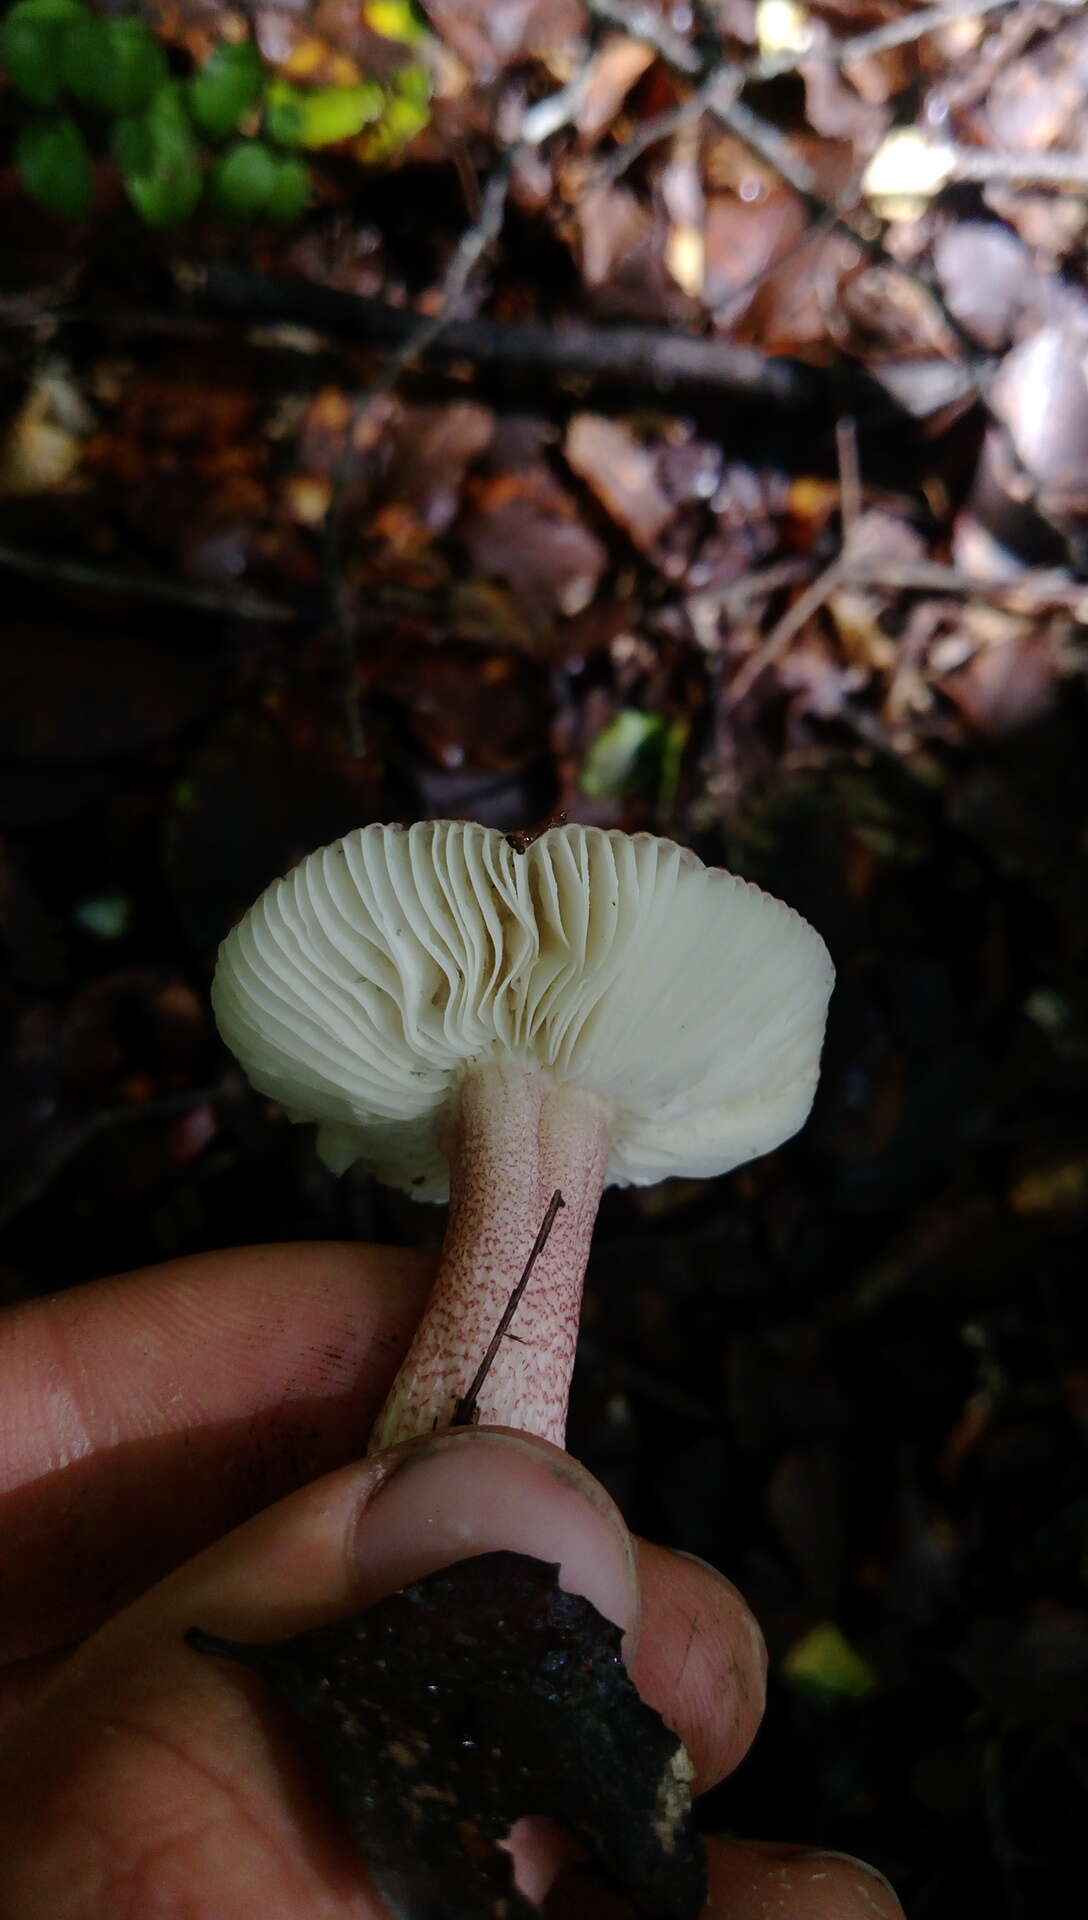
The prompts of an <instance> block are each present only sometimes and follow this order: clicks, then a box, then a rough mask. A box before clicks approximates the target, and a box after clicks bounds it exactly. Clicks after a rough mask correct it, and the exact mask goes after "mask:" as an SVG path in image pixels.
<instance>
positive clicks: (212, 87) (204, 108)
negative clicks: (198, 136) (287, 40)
mask: <svg viewBox="0 0 1088 1920" xmlns="http://www.w3.org/2000/svg"><path fill="white" fill-rule="evenodd" d="M264 84H265V67H264V61H263V60H262V59H261V56H260V54H259V53H258V51H257V49H256V47H255V46H254V45H253V42H252V41H251V40H244V41H243V42H242V43H241V44H240V45H239V46H223V47H217V48H216V50H215V52H214V53H213V54H212V57H211V59H210V60H208V61H206V62H205V64H204V65H203V66H202V67H201V69H200V72H199V73H195V74H194V75H193V77H192V79H191V80H190V82H189V107H190V110H191V112H192V116H193V119H194V120H195V121H196V124H197V126H198V127H199V128H200V130H201V132H202V133H206V134H207V136H208V138H209V140H222V139H224V138H225V137H226V135H227V134H228V133H237V131H238V128H239V127H240V126H241V124H242V121H243V120H244V119H245V117H246V114H247V113H250V112H252V110H253V108H254V107H255V106H256V105H257V103H258V101H259V100H260V98H261V95H262V94H263V92H264Z"/></svg>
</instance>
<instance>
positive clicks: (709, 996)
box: [212, 820, 834, 1200]
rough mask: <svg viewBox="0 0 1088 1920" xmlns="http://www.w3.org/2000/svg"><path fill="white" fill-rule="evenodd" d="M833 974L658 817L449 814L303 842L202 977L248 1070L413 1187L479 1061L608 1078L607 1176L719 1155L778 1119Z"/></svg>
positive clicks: (330, 1146) (792, 1111)
mask: <svg viewBox="0 0 1088 1920" xmlns="http://www.w3.org/2000/svg"><path fill="white" fill-rule="evenodd" d="M833 979H834V970H833V968H832V965H831V960H830V957H829V955H828V952H827V949H826V947H825V946H824V943H823V941H822V940H821V939H820V936H819V934H817V933H815V932H814V931H813V929H812V928H811V927H810V926H809V925H808V923H807V921H805V920H803V919H802V918H801V916H800V915H799V914H797V913H794V912H793V910H792V909H791V908H790V907H786V906H783V905H782V903H781V902H780V901H778V900H774V899H772V898H771V897H770V896H769V895H768V894H765V893H761V892H760V890H759V888H758V887H755V886H752V885H751V884H750V883H749V882H747V881H745V880H738V879H737V878H736V877H735V876H734V875H733V874H730V873H725V872H724V871H722V869H720V868H716V867H706V866H704V865H703V864H702V862H701V861H700V860H698V859H696V857H695V855H694V854H692V853H690V852H688V851H687V850H686V849H685V848H682V847H678V846H675V845H674V844H673V842H672V841H670V840H658V839H655V838H654V837H653V836H652V835H650V834H635V835H629V834H626V833H619V832H603V831H601V830H600V829H599V828H596V827H579V826H566V827H552V828H550V829H549V830H548V832H546V833H544V834H542V835H541V837H540V838H539V839H538V840H536V841H534V842H533V843H532V844H531V845H530V846H529V847H528V848H527V849H526V851H524V852H518V851H516V850H515V848H514V847H512V846H511V845H510V843H509V842H508V841H507V839H506V837H505V836H504V835H503V834H502V833H500V832H498V831H497V830H495V829H492V828H488V827H482V826H477V825H472V824H468V825H466V824H463V823H461V822H458V821H447V820H437V821H425V822H421V823H420V824H418V825H416V826H412V827H407V828H404V827H395V826H379V825H376V826H368V827H361V828H359V829H358V830H357V831H356V832H354V833H350V834H347V835H346V836H345V838H344V839H343V840H338V841H336V843H335V844H334V845H333V846H331V847H322V848H320V849H319V851H318V852H316V853H312V854H310V855H309V856H308V857H307V858H306V859H305V860H303V861H302V862H301V863H300V864H299V865H298V866H297V867H296V868H295V869H294V871H293V872H292V873H289V874H287V875H286V877H285V878H284V879H282V880H277V881H276V882H275V883H274V884H273V885H272V886H270V887H269V888H267V890H266V891H265V892H264V893H263V894H262V895H261V897H260V899H259V900H258V901H257V902H256V904H255V906H253V907H252V908H251V909H250V911H249V912H248V913H247V914H246V916H245V918H244V919H243V920H242V921H241V922H240V923H239V924H238V926H236V927H235V928H234V930H233V932H232V933H231V934H230V935H229V936H228V938H227V939H226V940H225V941H224V943H223V946H222V948H221V949H220V955H219V965H218V968H217V970H216V975H215V982H214V985H213V988H212V999H213V1004H214V1007H215V1014H216V1018H217V1020H218V1022H219V1028H220V1031H221V1033H222V1035H223V1037H224V1039H225V1040H226V1042H227V1045H228V1046H229V1047H230V1048H231V1049H232V1050H233V1052H234V1053H235V1054H236V1055H237V1057H238V1059H239V1060H240V1062H241V1064H242V1066H243V1067H244V1068H245V1070H246V1073H247V1074H248V1075H249V1078H250V1080H251V1081H252V1082H253V1084H254V1086H255V1087H257V1088H259V1090H260V1091H261V1092H262V1093H266V1094H269V1095H270V1096H271V1097H272V1098H273V1099H275V1100H278V1101H279V1102H281V1103H282V1105H283V1106H284V1108H285V1109H286V1110H287V1112H288V1114H289V1115H290V1117H291V1118H292V1119H293V1120H310V1121H316V1122H317V1123H318V1127H319V1132H318V1139H317V1144H318V1150H319V1152H320V1153H321V1156H322V1158H323V1159H324V1160H325V1162H326V1164H327V1165H328V1166H330V1167H332V1168H333V1170H334V1171H336V1172H342V1171H343V1169H344V1168H345V1167H347V1166H349V1165H351V1164H352V1162H354V1161H358V1162H360V1163H361V1164H362V1165H363V1166H364V1167H366V1168H368V1169H369V1170H370V1171H372V1172H373V1173H375V1174H376V1175H377V1176H378V1177H379V1179H381V1180H384V1181H387V1182H388V1183H389V1184H390V1185H392V1186H398V1187H404V1188H406V1189H407V1190H409V1191H410V1192H413V1193H415V1194H416V1195H417V1196H418V1197H420V1198H425V1199H434V1200H440V1199H443V1198H444V1197H445V1195H446V1193H447V1192H448V1187H449V1178H448V1170H447V1165H446V1159H445V1155H444V1153H443V1152H442V1149H441V1147H440V1145H439V1140H438V1128H437V1125H436V1122H437V1121H438V1120H439V1118H440V1117H441V1115H442V1114H443V1113H444V1112H445V1110H446V1109H447V1107H448V1105H449V1103H450V1099H451V1096H452V1095H453V1094H454V1093H455V1092H456V1089H457V1087H458V1085H459V1083H460V1081H461V1080H462V1079H463V1077H464V1075H465V1074H466V1073H467V1072H468V1071H470V1070H471V1069H472V1068H473V1067H477V1066H483V1065H485V1064H486V1063H488V1062H490V1061H495V1060H500V1061H508V1062H514V1063H522V1064H524V1065H525V1066H526V1067H527V1068H535V1069H537V1070H539V1071H541V1072H543V1073H546V1074H548V1075H549V1076H551V1077H552V1078H553V1079H554V1080H556V1081H560V1082H563V1083H566V1084H569V1085H572V1086H575V1087H579V1088H583V1089H586V1090H588V1091H592V1092H594V1093H596V1094H598V1095H600V1096H601V1097H602V1098H603V1099H604V1100H606V1101H607V1102H608V1103H609V1106H610V1108H611V1112H612V1136H611V1140H612V1144H611V1156H610V1160H609V1167H608V1180H609V1182H610V1183H619V1184H621V1185H627V1184H635V1185H645V1184H647V1183H649V1182H650V1181H654V1180H661V1179H664V1178H665V1177H666V1176H667V1175H669V1174H688V1175H709V1174H718V1173H725V1172H728V1170H729V1169H730V1168H731V1167H736V1166H739V1165H740V1164H741V1163H742V1162H743V1161H745V1160H751V1159H754V1158H755V1157H756V1155H758V1154H761V1153H766V1152H768V1151H769V1149H770V1148H772V1147H775V1146H778V1145H779V1144H780V1143H781V1142H782V1141H783V1140H787V1139H789V1137H790V1135H791V1134H793V1133H795V1132H796V1131H797V1129H798V1128H799V1127H800V1126H801V1125H802V1124H803V1122H804V1120H805V1118H806V1116H807V1114H808V1110H809V1107H810V1106H811V1104H812V1096H813V1093H814V1091H815V1087H816V1077H817V1073H818V1070H819V1061H820V1047H821V1044H822V1040H823V1031H824V1020H825V1017H826V1013H827V1003H828V998H829V996H830V993H831V987H832V983H833Z"/></svg>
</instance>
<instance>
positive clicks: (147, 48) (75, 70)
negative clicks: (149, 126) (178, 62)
mask: <svg viewBox="0 0 1088 1920" xmlns="http://www.w3.org/2000/svg"><path fill="white" fill-rule="evenodd" d="M166 77H167V65H166V55H165V53H164V52H163V50H162V48H161V47H160V45H159V43H158V41H157V40H156V38H155V36H154V34H153V33H152V32H151V30H150V28H149V27H148V26H146V25H145V23H144V21H142V20H135V19H124V20H81V21H78V22H77V23H75V24H74V25H73V26H71V27H69V28H68V31H67V32H66V34H65V36H64V83H65V85H66V87H67V88H68V89H69V91H70V92H71V93H74V94H75V97H76V99H77V100H79V101H81V102H82V103H83V105H84V106H86V107H96V108H97V109H98V110H99V112H100V113H136V112H138V111H139V109H140V108H141V107H145V106H146V105H147V103H148V101H149V100H150V99H151V97H152V95H153V94H154V93H155V92H156V91H157V90H158V88H159V87H161V86H162V85H163V83H164V81H165V80H166Z"/></svg>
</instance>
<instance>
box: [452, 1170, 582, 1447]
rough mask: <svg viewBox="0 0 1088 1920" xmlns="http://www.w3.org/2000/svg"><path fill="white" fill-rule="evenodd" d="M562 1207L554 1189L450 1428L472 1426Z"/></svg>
mask: <svg viewBox="0 0 1088 1920" xmlns="http://www.w3.org/2000/svg"><path fill="white" fill-rule="evenodd" d="M562 1205H563V1196H562V1194H561V1193H560V1191H559V1188H558V1187H556V1189H555V1192H554V1193H553V1194H552V1197H551V1199H550V1200H549V1202H548V1211H547V1213H546V1214H545V1215H544V1219H543V1221H542V1223H541V1227H540V1232H539V1233H538V1234H537V1236H536V1239H535V1240H534V1241H533V1245H532V1250H531V1252H530V1254H529V1258H528V1259H527V1261H526V1262H525V1267H524V1270H523V1272H522V1276H521V1279H520V1280H519V1281H518V1284H517V1286H516V1287H515V1288H514V1291H513V1293H512V1294H511V1295H510V1298H509V1300H508V1301H507V1303H506V1305H505V1307H504V1308H503V1313H502V1318H501V1320H500V1321H499V1324H498V1326H497V1327H496V1328H495V1331H494V1333H493V1334H492V1336H491V1339H490V1341H489V1343H488V1348H487V1352H486V1353H485V1354H484V1357H483V1359H482V1360H481V1361H480V1364H479V1366H478V1367H477V1369H476V1372H475V1373H474V1375H473V1377H472V1385H471V1386H470V1387H469V1390H468V1392H467V1393H465V1394H462V1396H461V1398H460V1400H458V1402H457V1404H456V1406H455V1407H454V1409H453V1413H452V1415H451V1417H450V1425H451V1427H471V1426H473V1425H474V1424H475V1421H476V1402H477V1401H478V1399H479V1397H480V1388H481V1387H482V1386H483V1384H484V1381H485V1380H486V1379H487V1376H488V1374H489V1373H490V1372H491V1369H492V1367H493V1366H494V1364H495V1355H496V1354H497V1353H498V1351H499V1348H500V1346H501V1345H502V1342H503V1339H504V1337H505V1335H506V1332H507V1329H508V1328H509V1325H510V1322H511V1320H512V1319H513V1318H514V1315H515V1313H516V1312H517V1310H518V1307H519V1306H520V1304H521V1296H522V1294H523V1293H524V1292H525V1289H526V1287H527V1286H528V1284H529V1276H530V1275H531V1273H532V1271H533V1268H534V1267H535V1265H536V1263H537V1261H538V1260H539V1258H540V1255H541V1254H542V1253H543V1251H544V1247H545V1245H546V1243H547V1239H548V1235H549V1233H550V1232H551V1230H552V1228H553V1226H554V1225H555V1216H556V1214H557V1213H558V1212H559V1209H560V1207H561V1206H562ZM511 1338H513V1335H511Z"/></svg>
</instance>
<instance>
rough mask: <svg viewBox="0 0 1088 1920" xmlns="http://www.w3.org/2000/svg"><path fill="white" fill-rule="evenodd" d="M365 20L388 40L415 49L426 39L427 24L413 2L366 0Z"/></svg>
mask: <svg viewBox="0 0 1088 1920" xmlns="http://www.w3.org/2000/svg"><path fill="white" fill-rule="evenodd" d="M363 18H364V20H365V21H366V24H367V26H368V27H371V28H372V29H373V31H374V32H375V33H380V34H381V35H382V37H383V38H384V39H386V40H399V41H401V42H402V44H403V45H405V46H409V47H414V46H416V45H417V44H418V42H419V41H420V40H422V39H423V38H424V34H425V29H426V23H425V21H424V20H423V19H421V17H420V13H419V9H418V8H417V7H416V6H414V5H413V3H412V0H366V4H365V6H364V7H363Z"/></svg>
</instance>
